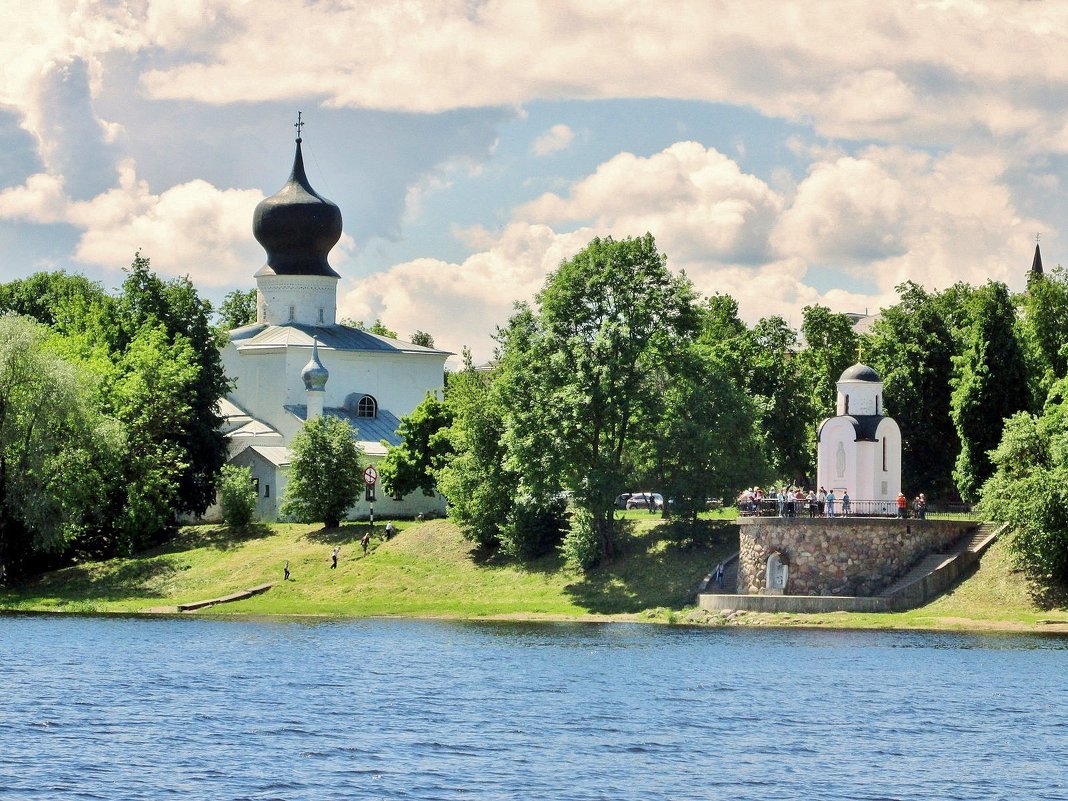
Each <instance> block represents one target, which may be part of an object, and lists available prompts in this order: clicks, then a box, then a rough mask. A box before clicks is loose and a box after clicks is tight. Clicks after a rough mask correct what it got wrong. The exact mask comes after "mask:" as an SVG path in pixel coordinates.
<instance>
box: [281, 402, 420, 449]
mask: <svg viewBox="0 0 1068 801" xmlns="http://www.w3.org/2000/svg"><path fill="white" fill-rule="evenodd" d="M285 410H286V411H287V412H289V413H290V414H292V415H295V416H296V417H297V418H299V419H301V420H307V419H308V407H307V406H305V405H303V404H302V405H300V406H296V405H288V404H287V405H286V407H285ZM323 414H325V415H328V416H330V417H337V418H338V419H340V420H345V421H347V422H348V423H349V425H351V426H352V427H353V428H355V429H356V433H357V436H358V437H359V439H360V441H361V442H364V441H366V442H371V443H377V442H380V441H381V440H385V441H386V442H388V443H389V444H390V445H393V446H396V445H400V444H401V442H403V441H404V440H402V439H401V437H400V435H399V434H397V429H398V428H399V427H400V420H399V419H398V418H397V416H396V415H395V414H393V413H392V412H390V411H389V410H388V409H382V408H381V407H380V408H379V409H378V416H377V417H357V416H356V415H354V414H352V413H351V412H349V411H348V410H347V409H339V408H337V407H334V406H331V407H329V408H326V409H323Z"/></svg>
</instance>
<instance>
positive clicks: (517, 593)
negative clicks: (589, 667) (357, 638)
mask: <svg viewBox="0 0 1068 801" xmlns="http://www.w3.org/2000/svg"><path fill="white" fill-rule="evenodd" d="M625 518H626V519H627V521H628V525H629V529H630V530H629V531H628V532H627V533H626V534H625V536H624V537H623V538H622V540H621V551H620V554H619V556H618V557H617V558H616V559H614V560H613V561H612V563H611V564H608V565H606V566H604V567H602V568H600V569H598V570H596V571H594V572H593V573H591V574H589V575H586V576H583V575H582V574H580V573H576V572H574V571H571V570H568V569H566V568H565V567H564V566H563V564H562V562H561V560H560V558H559V557H558V556H556V555H551V556H547V557H543V558H541V559H539V560H536V561H532V562H527V563H517V562H515V561H512V560H507V559H503V558H499V557H487V556H485V555H483V554H480V553H479V552H477V551H476V550H475V549H474V548H473V547H472V545H471V543H470V542H467V541H466V540H464V539H463V537H462V536H461V535H460V533H459V531H458V530H457V529H456V527H455V526H454V525H453V524H452V523H450V522H448V521H444V520H433V521H426V522H422V523H405V522H399V523H397V527H398V531H399V533H398V534H397V535H396V536H395V537H394V538H393V539H391V540H390V541H388V542H385V541H382V540H380V539H378V538H374V539H372V543H371V548H370V550H369V552H368V554H367V556H364V555H363V553H362V550H361V549H360V546H359V540H360V537H362V536H363V534H364V532H365V531H366V524H351V525H345V526H342V527H340V528H337V529H327V530H324V529H322V528H321V527H319V526H309V525H297V524H278V525H272V526H263V527H261V528H259V529H257V530H255V531H253V532H251V533H249V534H245V535H234V534H232V533H230V532H228V531H227V530H225V529H224V528H220V527H208V526H195V527H189V528H187V529H185V530H184V531H183V532H182V535H181V537H180V538H179V539H178V540H176V541H175V542H173V543H170V544H168V545H167V546H166V547H165V548H161V549H159V550H156V551H151V552H148V553H145V554H142V555H140V556H137V557H135V558H130V559H114V560H110V561H108V562H102V563H95V564H85V565H79V566H76V567H70V568H66V569H64V570H59V571H56V572H54V573H49V574H47V575H45V576H43V577H41V578H40V579H38V580H35V581H33V582H30V583H28V584H26V585H24V586H21V587H17V588H9V589H7V590H4V591H0V608H2V609H12V610H34V611H76V612H149V611H153V612H162V611H171V612H173V611H175V607H176V606H177V605H178V604H182V603H189V602H193V601H197V600H203V599H208V598H216V597H220V596H223V595H227V594H229V593H233V592H236V591H239V590H242V589H246V588H248V587H253V586H256V585H259V584H263V583H266V582H274V587H273V588H272V589H271V590H270V591H269V592H267V593H264V594H263V595H258V596H255V597H253V598H250V599H248V600H245V601H240V602H237V603H231V604H226V605H225V606H218V607H212V608H211V609H209V610H206V611H205V612H203V613H201V614H242V613H244V614H277V615H347V616H370V615H403V616H420V617H462V618H472V617H475V618H477V617H532V618H540V617H546V618H576V619H577V618H583V617H586V616H591V615H592V616H596V617H602V616H604V617H618V616H624V617H627V616H633V615H638V614H640V613H643V612H645V611H646V610H650V609H656V608H659V607H665V608H672V609H678V608H682V607H684V606H686V605H688V604H690V603H692V598H693V593H694V589H695V588H696V586H697V584H698V583H699V582H700V580H701V578H702V577H703V576H704V575H705V574H706V573H708V572H709V571H710V570H711V569H712V567H713V566H714V565H715V564H716V562H717V561H719V560H720V559H722V558H724V557H725V556H726V555H727V554H729V553H731V552H732V551H733V550H734V549H736V548H737V529H736V527H735V526H734V525H732V524H731V523H730V522H729V521H724V522H722V523H715V524H712V525H713V526H714V528H713V529H712V530H711V531H710V532H709V536H708V537H707V538H706V539H705V541H703V542H702V543H701V544H692V543H673V542H668V541H665V540H664V539H663V538H662V537H663V535H664V529H662V528H661V527H660V523H661V521H660V520H659V518H658V517H655V516H652V515H648V514H645V513H641V512H628V513H626V515H625ZM377 530H378V531H379V532H381V526H379V527H378V528H377ZM335 545H340V546H341V558H340V559H339V562H338V567H337V569H336V570H333V569H331V568H330V552H331V550H332V549H333V547H334V546H335ZM286 560H289V563H290V571H291V580H290V581H282V566H283V564H284V563H285V562H286Z"/></svg>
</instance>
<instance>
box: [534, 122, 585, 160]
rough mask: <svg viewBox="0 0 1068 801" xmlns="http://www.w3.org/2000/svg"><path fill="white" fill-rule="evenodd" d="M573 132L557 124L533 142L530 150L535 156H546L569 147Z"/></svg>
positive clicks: (573, 135)
mask: <svg viewBox="0 0 1068 801" xmlns="http://www.w3.org/2000/svg"><path fill="white" fill-rule="evenodd" d="M574 138H575V132H574V131H572V130H571V128H570V127H569V126H567V125H564V124H563V123H558V124H557V125H554V126H553V127H552V128H550V129H549V130H547V131H546V132H545V133H543V134H542V135H541V136H539V137H538V138H537V139H535V140H534V144H533V145H532V146H531V150H532V151H533V153H534V155H536V156H548V155H550V154H552V153H556V152H557V151H560V150H566V149H567V148H568V147H570V146H571V142H572V141H573V140H574Z"/></svg>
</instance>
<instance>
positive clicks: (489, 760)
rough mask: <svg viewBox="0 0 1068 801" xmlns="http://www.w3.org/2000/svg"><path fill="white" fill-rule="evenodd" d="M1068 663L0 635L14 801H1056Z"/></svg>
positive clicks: (948, 648)
mask: <svg viewBox="0 0 1068 801" xmlns="http://www.w3.org/2000/svg"><path fill="white" fill-rule="evenodd" d="M1066 699H1068V640H1065V639H1056V638H1042V637H1023V636H977V635H968V634H929V633H909V632H880V633H872V632H835V631H807V630H753V629H739V628H730V629H687V628H675V627H666V626H652V625H619V624H612V625H579V624H557V625H544V624H498V623H439V622H423V621H395V620H370V621H340V622H339V621H329V622H292V621H245V620H242V621H231V620H210V619H166V618H165V619H138V618H96V617H36V616H6V617H0V799H4V801H6V800H7V799H49V801H52V800H53V799H168V798H182V799H264V800H266V799H287V800H289V799H576V800H577V801H581V800H582V799H613V801H615V800H617V799H642V800H643V801H644V800H645V799H721V798H722V799H761V801H763V800H764V799H850V800H851V801H852V800H854V799H924V800H925V801H927V799H1001V798H1004V799H1009V798H1012V799H1068V757H1066V755H1068V715H1066V714H1065V711H1064V704H1065V700H1066Z"/></svg>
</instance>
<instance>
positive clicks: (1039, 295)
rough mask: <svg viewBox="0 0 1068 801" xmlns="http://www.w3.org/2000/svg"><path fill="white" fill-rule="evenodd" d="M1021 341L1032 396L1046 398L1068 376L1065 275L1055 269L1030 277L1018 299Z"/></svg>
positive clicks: (1066, 278) (1067, 309) (1067, 300)
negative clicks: (1056, 383)
mask: <svg viewBox="0 0 1068 801" xmlns="http://www.w3.org/2000/svg"><path fill="white" fill-rule="evenodd" d="M1020 306H1021V312H1022V313H1021V316H1020V338H1021V341H1022V342H1023V344H1024V347H1025V351H1026V354H1027V357H1028V365H1029V373H1030V375H1031V394H1032V397H1034V398H1035V399H1037V400H1041V399H1042V398H1045V397H1046V394H1047V393H1048V392H1049V389H1050V387H1051V386H1052V385H1053V383H1054V382H1055V381H1058V380H1060V379H1061V378H1064V377H1065V376H1068V273H1066V272H1065V269H1064V268H1063V267H1059V266H1058V267H1056V268H1055V269H1054V270H1052V271H1051V272H1049V273H1046V274H1043V275H1038V276H1033V277H1032V278H1031V279H1030V280H1029V281H1028V283H1027V292H1025V293H1024V294H1023V296H1022V297H1021V298H1020Z"/></svg>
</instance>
